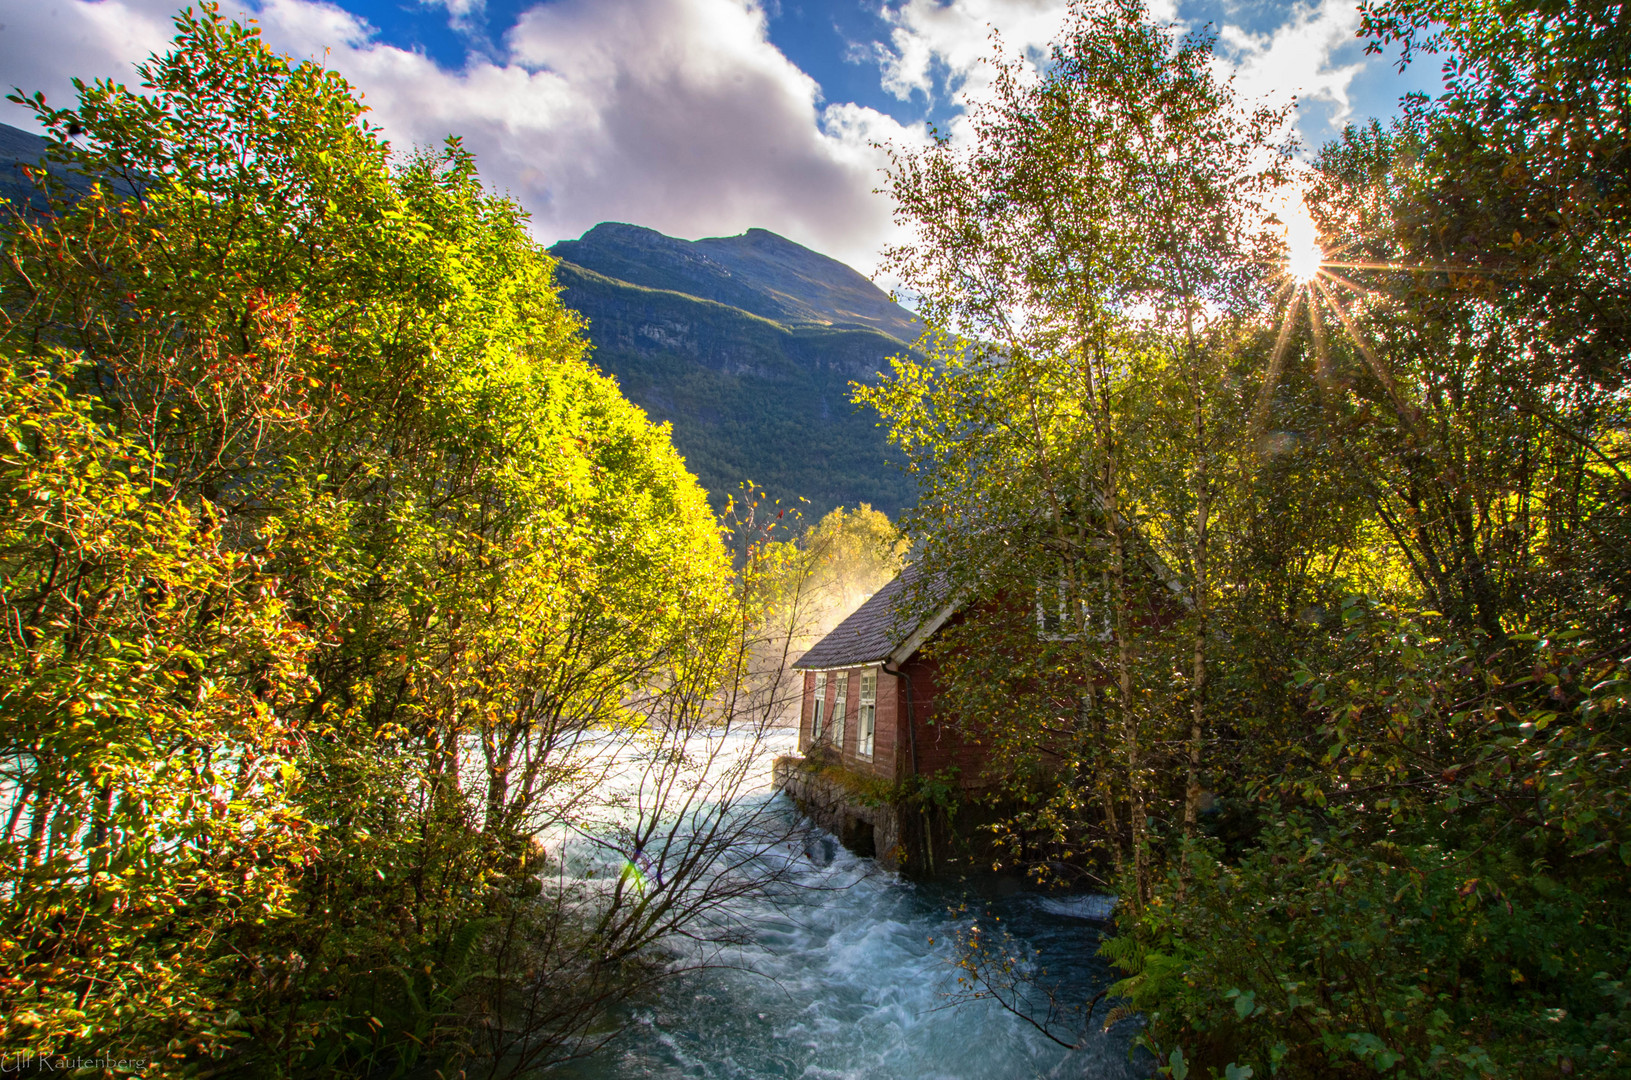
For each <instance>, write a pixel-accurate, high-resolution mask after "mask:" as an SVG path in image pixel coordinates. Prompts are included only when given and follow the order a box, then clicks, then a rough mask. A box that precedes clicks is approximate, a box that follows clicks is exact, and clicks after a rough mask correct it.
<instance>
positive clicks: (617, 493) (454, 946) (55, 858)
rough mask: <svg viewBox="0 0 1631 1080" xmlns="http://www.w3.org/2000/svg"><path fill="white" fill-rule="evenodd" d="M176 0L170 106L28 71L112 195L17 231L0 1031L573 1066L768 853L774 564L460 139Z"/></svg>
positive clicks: (7, 298)
mask: <svg viewBox="0 0 1631 1080" xmlns="http://www.w3.org/2000/svg"><path fill="white" fill-rule="evenodd" d="M176 22H177V30H178V36H177V38H176V41H175V45H174V47H173V49H172V51H170V52H169V53H167V54H165V55H163V56H159V57H155V58H153V59H152V60H150V61H149V62H148V63H147V64H146V65H143V66H142V68H141V69H140V73H141V77H142V81H143V92H142V93H135V92H132V91H131V90H129V89H127V88H125V87H123V86H120V85H116V84H113V83H111V82H105V81H104V82H97V83H94V84H84V83H80V84H76V85H77V88H78V90H79V101H78V103H77V105H76V106H74V107H73V108H68V109H58V108H53V107H51V106H48V105H47V103H46V102H45V101H44V100H43V98H40V97H38V96H36V97H35V98H33V99H19V100H24V101H25V103H27V104H30V105H31V106H32V107H33V108H34V109H35V112H36V114H37V116H38V117H39V119H40V121H41V123H42V124H43V125H44V126H45V127H46V128H47V130H48V131H50V132H51V133H52V135H53V139H52V143H51V150H50V152H51V154H52V155H53V156H54V157H55V158H56V159H57V160H58V162H59V163H60V164H61V165H63V166H66V167H68V168H71V169H73V170H76V171H77V172H79V173H81V174H83V175H84V176H85V177H86V178H87V183H86V184H85V185H84V186H83V189H81V188H75V189H71V190H70V189H65V188H62V187H60V186H55V185H53V182H52V181H51V179H50V177H49V176H48V175H46V174H44V173H43V172H42V173H41V175H40V176H39V177H38V182H39V183H40V184H41V185H42V188H43V190H44V191H45V192H46V194H47V196H48V198H47V206H48V209H47V210H46V211H45V212H43V213H38V212H34V211H32V210H21V209H19V210H18V211H17V212H16V213H15V214H14V215H13V216H12V217H11V218H10V219H9V221H8V222H7V225H6V232H5V236H4V243H3V249H0V250H3V256H4V258H3V264H0V288H3V294H0V295H3V297H4V299H3V301H0V315H3V322H0V354H3V356H4V359H5V378H6V380H7V381H6V382H5V384H4V387H5V393H6V395H7V396H6V402H7V412H6V415H7V423H8V431H9V432H10V433H11V438H12V441H11V444H10V445H13V446H14V447H15V452H14V453H11V454H10V456H9V457H8V461H7V470H8V471H7V473H6V476H5V482H6V484H7V494H8V499H9V500H10V503H11V505H12V507H13V508H14V509H15V510H17V514H16V515H15V522H12V521H8V523H7V526H6V529H7V531H6V533H5V538H4V539H5V552H4V556H3V557H4V559H5V560H6V562H5V578H4V582H5V585H4V588H5V593H4V604H5V610H6V611H7V612H8V613H9V614H10V615H11V616H12V617H13V618H12V620H11V622H10V623H8V625H12V626H14V627H15V628H16V629H15V630H14V632H13V633H12V634H11V635H10V636H9V637H8V638H7V642H6V650H7V651H6V654H5V656H6V659H5V661H4V662H5V664H6V671H7V677H6V682H5V684H4V686H3V687H0V694H3V695H4V698H3V700H4V702H5V706H4V709H3V710H0V714H3V715H4V717H5V719H4V721H3V723H0V731H3V732H4V746H5V755H4V756H5V760H6V762H7V768H8V769H9V770H10V772H9V775H8V780H9V781H10V784H9V786H8V787H7V788H6V794H5V802H4V813H5V815H6V819H7V824H8V831H7V833H6V834H5V838H4V841H3V843H4V846H3V848H0V851H3V854H4V859H3V864H4V874H5V883H4V886H3V888H4V889H5V893H6V895H7V897H8V900H9V901H10V902H9V903H8V905H7V913H6V915H5V916H4V917H3V919H4V923H3V926H4V933H3V935H0V936H3V940H4V941H5V942H6V944H5V948H6V950H7V953H6V966H7V969H8V973H9V974H8V979H9V981H7V982H6V983H4V984H3V985H0V1014H3V1015H4V1017H5V1024H6V1029H5V1035H4V1041H5V1042H6V1044H7V1045H8V1046H9V1045H17V1044H18V1043H19V1042H20V1041H22V1040H26V1041H27V1045H28V1046H29V1047H30V1049H32V1050H34V1051H36V1052H39V1053H42V1054H52V1053H81V1052H85V1053H88V1052H91V1051H94V1052H95V1053H97V1054H99V1055H102V1056H107V1055H108V1054H109V1053H111V1052H113V1051H128V1056H143V1055H151V1054H154V1053H155V1052H160V1051H162V1053H161V1054H160V1056H161V1057H162V1058H163V1059H164V1060H163V1061H162V1062H161V1063H160V1064H158V1065H156V1066H155V1069H156V1070H159V1071H175V1072H183V1071H187V1070H197V1069H199V1068H203V1067H205V1066H203V1065H202V1064H201V1063H202V1062H204V1061H211V1060H213V1064H211V1065H210V1066H208V1067H209V1068H217V1069H228V1070H237V1071H240V1072H243V1073H245V1074H254V1075H273V1074H275V1075H289V1074H293V1073H296V1072H298V1073H302V1074H324V1075H327V1074H336V1075H354V1074H355V1073H356V1071H359V1070H366V1069H371V1068H375V1067H386V1066H389V1067H391V1068H396V1069H408V1068H413V1067H416V1063H418V1062H422V1061H426V1060H433V1061H440V1062H442V1063H443V1064H444V1065H446V1064H447V1063H448V1062H461V1061H462V1062H465V1063H467V1064H468V1065H469V1067H471V1068H475V1067H477V1066H478V1065H480V1067H483V1068H486V1069H487V1070H489V1071H491V1072H502V1071H504V1070H506V1069H514V1068H521V1067H523V1066H529V1065H537V1064H540V1063H548V1062H550V1061H555V1060H559V1059H560V1058H562V1057H563V1056H571V1055H573V1054H577V1053H581V1052H585V1051H586V1050H587V1049H590V1048H592V1047H594V1046H596V1045H598V1044H599V1042H601V1041H603V1038H604V1035H603V1034H602V1031H603V1028H602V1027H601V1026H600V1025H601V1023H602V1021H601V1017H602V1015H603V1008H604V1006H605V1005H606V1003H607V1002H609V1001H611V1000H615V999H616V997H617V996H618V995H620V994H623V993H626V992H629V990H630V989H631V988H634V987H637V986H639V985H640V984H641V979H640V978H639V977H636V976H638V975H639V972H640V963H641V961H640V957H641V956H642V955H643V954H644V951H645V950H646V949H647V948H648V947H650V946H652V945H653V944H654V943H656V942H658V941H660V940H663V939H664V938H665V936H667V935H671V934H672V933H674V932H675V931H676V930H678V929H680V928H682V927H684V926H686V925H688V924H690V923H691V922H693V921H694V920H695V919H696V918H698V917H699V916H700V915H701V914H703V913H705V912H707V911H708V910H711V909H712V908H713V907H716V906H717V905H718V904H719V903H722V902H725V901H726V900H728V899H730V897H731V896H733V895H737V894H738V893H739V892H740V891H741V890H743V889H746V888H751V887H753V884H754V881H755V880H756V879H755V878H754V877H753V876H752V875H751V874H749V873H748V872H747V870H745V869H744V868H743V866H742V864H741V860H740V858H739V857H737V856H734V855H732V854H731V843H730V841H732V840H740V839H742V838H744V837H747V836H751V835H754V834H755V832H756V830H759V829H761V828H762V827H763V825H764V820H763V819H762V818H760V817H756V816H755V815H753V814H751V813H746V812H744V811H743V809H742V807H741V806H740V804H739V801H738V799H737V795H738V794H739V793H740V792H741V791H742V790H743V784H744V783H745V778H746V777H747V776H748V775H749V769H750V767H751V761H752V759H753V755H754V753H755V751H756V747H757V746H758V745H759V744H758V742H757V740H756V739H755V738H753V737H750V736H751V735H752V733H754V732H757V731H761V730H762V729H763V728H764V727H765V726H766V725H768V724H769V723H770V722H771V720H773V719H774V718H775V716H776V710H775V703H774V701H773V700H771V699H772V697H773V695H771V694H770V693H769V692H768V691H765V690H763V689H762V688H760V687H758V686H757V685H750V684H748V683H747V682H745V681H744V678H745V676H744V673H745V672H746V670H747V666H748V665H747V663H746V661H745V659H744V656H743V652H742V645H741V642H742V640H743V634H742V632H741V630H742V627H743V626H744V625H745V624H746V621H747V620H749V619H750V618H751V617H754V616H752V612H753V610H754V607H753V606H754V605H755V604H756V603H758V600H757V599H756V596H757V594H756V593H755V592H754V591H753V589H752V588H751V587H750V585H749V583H748V579H747V578H743V579H741V580H738V581H733V579H732V576H731V573H730V565H729V562H728V559H727V556H726V552H725V548H724V545H723V544H722V542H721V539H720V535H719V528H718V525H717V523H716V522H715V520H714V519H713V517H712V515H711V514H710V513H709V511H708V508H707V504H706V500H705V497H704V494H703V493H702V491H701V490H700V489H699V488H698V487H697V485H696V483H695V481H694V479H692V478H691V477H690V475H689V474H688V473H686V471H685V469H684V466H683V462H682V461H681V459H680V458H679V456H678V455H677V454H676V453H675V452H674V450H673V448H672V446H671V444H670V443H669V440H668V433H667V431H666V429H664V428H662V427H658V426H655V425H652V424H651V423H650V422H649V421H648V420H647V419H646V417H645V416H644V414H642V413H641V412H640V411H639V410H637V409H636V408H634V407H633V406H632V405H630V404H629V403H628V402H627V401H625V400H624V399H623V398H622V397H621V395H620V394H619V393H618V392H617V389H616V386H615V384H613V383H612V382H611V381H610V380H608V379H606V378H605V377H604V376H602V375H600V374H599V373H598V372H597V371H595V370H594V368H593V367H592V366H591V365H590V364H589V363H588V360H587V355H586V354H587V347H586V344H585V342H584V340H583V338H582V335H581V327H580V324H579V321H578V320H577V319H576V318H575V316H574V315H573V314H572V313H571V312H569V311H567V310H566V309H564V308H563V307H562V306H561V304H560V303H559V301H558V299H557V297H556V290H555V286H554V284H553V282H552V278H551V273H552V265H553V264H552V261H551V260H550V258H549V257H548V256H547V254H545V253H544V252H543V251H542V250H541V249H540V248H539V247H538V245H537V244H536V243H534V242H533V241H532V240H531V238H530V237H529V236H528V235H527V231H526V222H525V218H524V216H523V215H522V214H521V212H520V211H519V209H518V208H517V207H516V206H515V205H514V204H513V203H511V202H509V201H508V200H506V199H502V198H498V197H495V196H493V195H491V194H489V193H487V192H486V191H485V190H484V189H483V187H482V185H481V183H480V181H479V178H478V176H477V173H476V169H475V164H474V161H473V160H472V158H471V157H470V155H469V154H468V153H467V152H466V151H465V150H463V148H462V147H461V146H460V145H459V143H458V141H457V140H456V139H454V140H449V142H448V143H447V144H446V145H445V146H444V147H443V148H441V149H439V150H436V151H420V152H418V153H416V154H413V155H409V156H407V157H405V158H402V159H396V160H393V159H392V157H391V156H390V152H389V147H388V146H387V144H386V143H384V142H383V140H381V138H380V137H379V133H378V132H377V131H376V130H375V129H373V128H371V127H369V126H368V125H367V123H366V122H365V120H364V110H363V107H362V106H361V104H360V103H359V102H358V100H357V98H356V95H355V94H354V93H353V92H352V90H351V89H350V88H349V87H348V86H347V85H346V84H345V83H344V82H343V81H342V80H341V79H340V78H339V77H338V76H337V75H335V74H334V73H333V72H328V71H324V70H323V69H322V68H321V67H319V66H318V65H315V64H312V63H298V62H295V61H292V60H290V59H289V58H287V57H283V56H279V55H277V54H275V53H273V52H272V51H270V50H269V49H267V48H266V47H265V45H264V44H263V43H262V42H261V40H260V38H259V35H258V31H256V30H255V29H253V28H252V27H244V26H241V25H238V24H235V23H231V22H228V21H227V20H225V19H223V18H222V17H221V15H220V14H219V11H218V9H216V8H215V7H213V6H206V7H205V8H203V9H202V12H201V13H199V14H195V13H193V12H192V11H187V12H183V13H182V14H181V15H180V16H178V18H177V20H176ZM70 132H75V133H83V134H82V135H77V134H76V136H75V137H74V138H70V137H69V133H70ZM76 703H78V704H81V705H83V706H84V715H86V716H87V717H91V718H93V719H94V723H93V721H92V720H87V721H85V723H84V724H81V725H78V726H72V725H70V726H64V725H61V724H59V723H57V722H56V721H57V720H58V719H59V718H61V717H62V716H63V715H64V714H70V715H81V714H80V713H78V712H76V711H75V708H76ZM732 721H734V724H732ZM86 724H89V725H91V726H89V727H87V726H85V725H86ZM716 729H720V730H734V731H735V733H736V734H735V736H733V740H734V741H731V742H729V743H722V742H720V741H719V740H718V739H717V738H714V736H713V734H712V733H713V732H715V731H716ZM727 751H728V753H727ZM699 755H700V758H699ZM642 780H644V781H646V782H648V783H649V784H650V785H652V787H651V788H650V789H649V790H650V791H651V792H655V793H656V794H655V795H651V794H649V793H648V794H646V795H639V794H637V795H636V796H630V795H629V793H628V791H627V790H626V787H625V786H626V785H627V784H628V783H631V782H632V783H633V784H634V786H635V787H636V788H637V789H639V788H640V784H641V781H642ZM614 781H615V782H614ZM642 790H644V789H642ZM19 830H21V831H19ZM541 836H543V837H551V838H553V844H550V843H546V842H544V841H542V840H540V837H541ZM584 845H588V850H591V851H596V852H600V854H598V855H595V856H594V858H593V859H591V863H593V864H599V863H604V862H605V860H606V859H607V858H609V857H610V856H609V855H607V854H606V851H607V846H610V848H614V849H617V850H618V851H619V852H620V854H618V856H617V863H618V864H619V865H620V864H621V863H623V862H626V861H628V860H632V859H635V858H636V857H637V856H638V857H639V858H640V859H643V860H647V861H650V862H652V863H653V864H654V865H655V867H656V869H657V873H656V874H654V875H653V876H652V879H651V882H650V883H649V884H648V885H647V886H644V887H641V888H638V889H636V888H630V887H618V888H614V889H612V890H609V891H608V890H603V889H600V888H598V886H597V885H596V884H595V883H591V882H589V881H587V880H584V879H583V878H582V876H581V874H580V873H579V872H578V870H581V869H582V865H581V860H582V859H583V858H585V856H583V855H582V854H581V852H582V851H583V850H584ZM631 845H632V846H631ZM574 860H577V861H574ZM570 867H577V869H571V870H569V868H570ZM546 871H550V872H552V873H553V874H554V878H553V884H546V883H545V882H544V880H543V878H542V875H543V874H544V873H545V872H546ZM603 871H604V867H602V868H601V872H603ZM110 875H112V876H111V877H110ZM613 876H614V877H615V873H614V874H613ZM123 882H129V885H128V887H127V886H126V885H124V884H121V883H123ZM115 886H117V887H115ZM76 910H77V911H82V912H87V913H94V916H95V918H94V920H93V919H89V918H87V919H84V920H79V921H78V922H77V923H74V922H70V921H69V913H71V912H74V911H76ZM535 932H536V933H535ZM478 1030H479V1031H481V1032H483V1033H484V1034H483V1035H482V1036H481V1039H479V1040H478V1039H477V1037H476V1035H475V1034H474V1033H475V1032H476V1031H478Z"/></svg>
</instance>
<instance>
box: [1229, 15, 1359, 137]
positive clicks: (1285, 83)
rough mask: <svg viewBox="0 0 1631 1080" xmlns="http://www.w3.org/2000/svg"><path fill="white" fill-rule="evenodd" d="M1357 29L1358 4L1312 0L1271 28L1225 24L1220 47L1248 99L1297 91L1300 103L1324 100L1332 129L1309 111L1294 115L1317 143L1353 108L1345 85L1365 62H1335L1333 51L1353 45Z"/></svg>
mask: <svg viewBox="0 0 1631 1080" xmlns="http://www.w3.org/2000/svg"><path fill="white" fill-rule="evenodd" d="M1358 29H1359V8H1358V7H1357V6H1356V5H1355V4H1354V3H1353V2H1352V0H1314V2H1312V3H1309V4H1308V5H1306V6H1304V5H1302V4H1298V5H1296V6H1295V7H1293V8H1292V9H1291V14H1290V17H1289V18H1288V19H1287V21H1285V22H1284V23H1282V24H1281V25H1280V26H1279V27H1277V28H1276V29H1275V30H1274V31H1273V33H1269V34H1251V33H1247V32H1246V31H1245V30H1242V29H1241V28H1240V27H1238V26H1229V25H1226V26H1224V27H1223V28H1222V29H1221V31H1220V33H1219V35H1218V51H1219V53H1220V55H1221V56H1222V58H1223V59H1224V60H1225V61H1227V63H1228V67H1229V68H1230V69H1232V71H1233V74H1234V76H1235V86H1236V88H1237V89H1238V90H1239V92H1240V93H1241V95H1242V96H1243V97H1245V98H1247V99H1248V100H1261V101H1264V102H1266V103H1269V104H1273V105H1284V104H1286V103H1287V102H1289V101H1290V100H1291V98H1292V97H1293V96H1296V97H1298V98H1299V99H1300V100H1301V101H1302V102H1304V103H1307V102H1323V103H1325V105H1326V106H1327V108H1326V109H1325V110H1322V111H1324V112H1325V114H1326V115H1325V118H1324V119H1325V121H1326V123H1328V124H1329V125H1330V128H1331V129H1332V130H1331V131H1329V132H1328V131H1325V130H1323V129H1320V128H1315V125H1316V124H1317V121H1315V120H1313V119H1311V118H1310V117H1308V116H1302V117H1299V118H1298V121H1299V127H1301V128H1302V133H1303V139H1304V142H1305V143H1317V142H1320V141H1323V139H1324V137H1325V136H1326V135H1328V134H1334V132H1335V130H1337V129H1340V128H1341V127H1342V125H1343V124H1345V123H1346V122H1347V120H1348V119H1349V117H1350V116H1351V114H1352V112H1353V106H1352V103H1351V102H1350V101H1349V99H1348V88H1349V86H1350V85H1351V84H1352V82H1353V80H1354V76H1356V75H1358V74H1359V72H1360V71H1361V70H1362V69H1363V68H1364V66H1365V65H1364V62H1363V61H1358V62H1355V63H1352V64H1344V65H1340V66H1337V65H1333V63H1332V54H1333V53H1335V52H1336V50H1338V49H1340V48H1342V47H1343V46H1347V45H1352V44H1353V43H1354V40H1355V39H1354V33H1355V31H1357V30H1358ZM1311 128H1315V129H1314V130H1310V129H1311Z"/></svg>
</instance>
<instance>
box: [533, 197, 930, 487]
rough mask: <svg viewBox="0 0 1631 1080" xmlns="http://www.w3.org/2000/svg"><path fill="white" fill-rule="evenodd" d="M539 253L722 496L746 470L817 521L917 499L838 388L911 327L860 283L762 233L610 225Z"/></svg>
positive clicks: (640, 400)
mask: <svg viewBox="0 0 1631 1080" xmlns="http://www.w3.org/2000/svg"><path fill="white" fill-rule="evenodd" d="M550 251H551V253H552V254H554V255H555V256H556V257H557V258H560V259H561V260H562V262H561V265H560V269H559V278H560V281H561V284H562V286H563V287H564V289H565V292H564V294H563V295H564V299H565V301H566V303H567V304H568V305H569V306H571V307H573V308H576V309H577V310H578V311H580V312H582V313H583V314H584V316H585V317H586V318H587V320H588V323H589V338H590V340H591V341H592V342H593V343H594V346H595V354H594V358H595V362H596V363H597V364H598V365H599V366H600V367H601V369H602V370H604V371H606V372H608V373H609V374H612V375H615V376H616V377H617V379H618V381H619V382H620V383H621V384H622V387H623V392H624V393H625V394H626V395H627V396H628V397H629V399H630V400H631V401H634V402H636V403H637V404H639V405H641V406H642V407H643V408H645V409H646V411H647V412H648V413H650V414H651V416H652V418H653V419H656V420H660V421H666V422H668V423H670V424H672V425H673V428H674V444H675V445H676V446H677V447H678V448H679V450H680V452H681V453H683V454H684V455H685V457H686V462H687V464H688V465H689V466H690V467H691V469H692V471H693V472H695V473H696V474H697V477H698V479H700V480H701V481H702V483H703V485H704V486H705V487H707V488H708V490H709V491H710V492H712V493H713V494H714V495H715V498H716V500H717V501H722V498H723V496H724V495H727V494H730V493H732V492H734V491H735V490H736V486H737V484H738V483H739V482H740V481H742V480H744V479H751V480H753V481H754V482H756V483H758V484H759V485H761V486H762V487H764V488H765V489H766V490H768V491H770V492H771V493H772V494H773V495H774V496H776V497H777V498H780V499H782V500H783V501H791V500H793V499H797V498H799V497H803V498H806V499H808V500H810V506H809V507H807V508H806V513H807V514H809V515H812V516H819V515H821V514H824V513H826V511H827V510H830V509H831V508H832V507H834V506H840V505H850V506H853V505H855V504H857V503H861V502H868V503H871V504H872V505H874V506H876V507H878V508H879V509H881V510H884V511H885V512H887V513H889V514H891V515H894V514H896V513H898V512H899V511H900V510H901V508H903V507H904V506H907V505H909V504H910V503H911V502H912V500H913V498H914V495H913V492H912V487H911V483H910V481H909V480H908V479H907V477H906V476H905V475H904V474H903V473H902V472H901V471H899V470H898V469H897V468H895V467H894V466H892V465H891V464H889V458H890V450H889V447H888V445H887V443H886V440H885V438H884V432H883V431H882V429H880V428H879V427H878V426H877V421H876V417H875V416H873V415H872V414H871V413H870V412H869V411H863V410H859V409H857V408H856V407H855V406H854V405H852V404H851V402H850V386H849V384H850V382H851V381H852V380H855V381H860V382H867V381H870V380H872V379H873V378H876V376H877V374H878V372H879V371H881V370H884V369H886V368H887V367H888V362H889V361H888V358H889V357H891V356H894V355H898V354H900V353H902V352H905V351H906V350H907V347H908V345H909V344H910V343H911V342H912V341H913V340H914V339H915V338H916V336H917V334H918V323H917V320H916V319H915V318H914V317H913V316H912V315H911V313H910V312H907V311H906V310H905V309H903V308H901V307H899V306H897V305H896V304H894V303H892V302H891V301H890V300H889V298H888V296H887V295H885V294H884V292H883V291H882V290H881V289H879V288H878V287H877V286H876V285H873V284H872V282H870V281H868V280H867V279H866V278H865V277H863V276H861V275H860V274H858V273H856V272H855V271H854V270H852V269H850V268H849V267H847V266H845V265H844V264H843V263H840V262H837V261H836V260H833V259H829V258H827V257H826V256H824V255H819V254H817V253H816V252H813V251H810V250H809V249H808V248H804V247H801V246H799V245H798V244H794V243H793V242H792V241H789V240H786V239H784V238H782V237H780V236H777V235H776V234H774V233H770V232H766V231H764V230H762V229H754V230H751V231H749V232H748V233H746V234H744V235H742V236H735V237H722V238H717V239H709V240H698V241H686V240H676V239H674V238H672V237H668V236H664V235H663V234H661V233H658V232H655V231H653V230H651V229H644V228H640V227H638V226H633V225H621V224H616V223H606V224H601V225H597V226H595V228H593V229H591V230H590V231H589V232H588V233H585V234H584V236H583V238H582V239H580V240H572V241H563V242H562V243H559V244H556V245H555V246H554V247H553V248H551V249H550Z"/></svg>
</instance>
